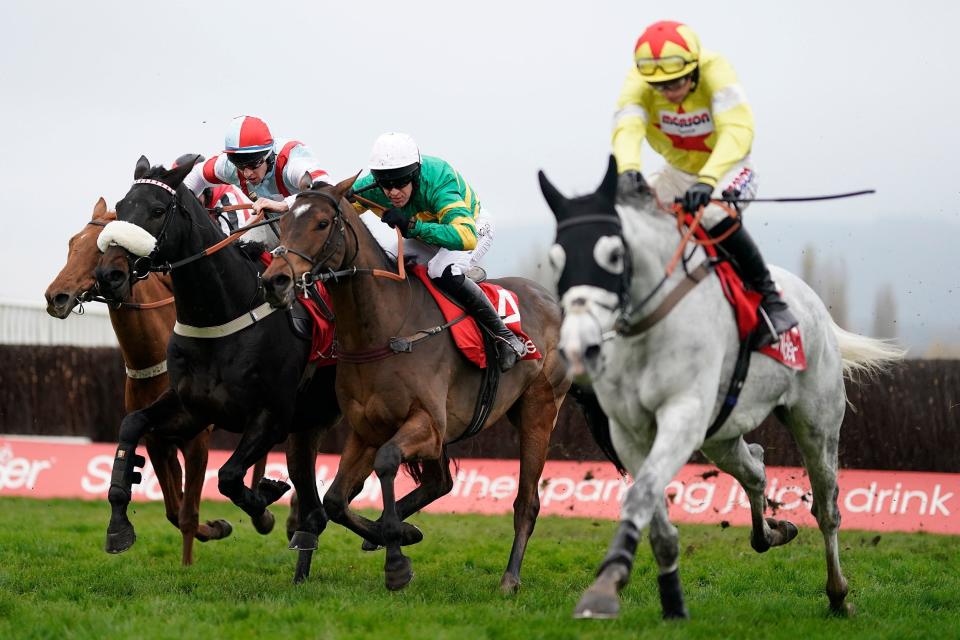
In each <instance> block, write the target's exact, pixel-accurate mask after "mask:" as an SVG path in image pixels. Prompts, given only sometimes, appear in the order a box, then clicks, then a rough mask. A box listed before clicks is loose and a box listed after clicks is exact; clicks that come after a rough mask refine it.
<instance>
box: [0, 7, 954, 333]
mask: <svg viewBox="0 0 960 640" xmlns="http://www.w3.org/2000/svg"><path fill="white" fill-rule="evenodd" d="M671 4H673V6H671ZM77 6H78V5H76V3H68V2H64V1H61V0H51V1H47V2H33V1H28V0H12V1H8V2H5V3H4V17H5V24H6V25H7V28H6V29H5V34H4V38H2V39H0V78H2V79H3V90H2V94H0V116H2V122H3V123H4V124H5V130H4V132H3V137H2V142H0V148H2V153H0V186H2V188H3V193H5V194H6V196H7V198H8V210H7V214H6V217H7V223H6V225H5V226H6V229H5V230H6V237H7V239H8V240H7V252H8V255H7V257H8V260H11V262H9V263H8V264H10V265H13V266H12V267H8V270H7V274H8V277H7V278H3V279H2V280H3V281H2V284H0V299H4V300H11V299H12V300H21V301H36V302H39V301H42V295H43V291H44V289H45V288H46V286H47V284H48V283H49V282H50V281H51V280H52V279H53V277H54V276H55V275H56V273H57V272H58V271H59V269H60V268H61V266H62V265H63V262H64V259H65V256H66V246H67V245H66V243H67V239H68V238H69V237H70V235H72V234H73V233H75V232H76V231H77V230H79V228H80V227H81V226H82V225H83V223H84V222H85V221H86V220H87V219H89V216H90V213H91V211H92V210H93V206H94V204H95V203H96V201H97V199H98V198H99V197H100V196H103V197H105V198H106V199H107V202H108V203H109V204H111V205H112V204H113V203H115V202H116V201H117V200H119V199H120V198H121V197H122V196H123V195H124V193H125V192H126V190H127V189H128V187H129V186H130V182H131V180H132V176H133V169H134V165H135V164H136V161H137V159H138V158H139V157H140V155H141V154H143V155H146V156H147V157H148V158H149V159H150V160H151V162H153V163H164V164H167V165H169V163H170V162H172V160H173V159H174V158H176V157H177V156H178V155H180V154H182V153H186V152H196V153H202V154H204V155H206V156H208V157H209V156H210V155H212V154H214V153H216V152H218V151H220V150H221V149H222V145H223V135H224V133H225V130H226V127H227V123H228V122H229V121H230V119H231V118H232V117H234V116H236V115H240V114H253V115H257V116H259V117H261V118H263V119H264V120H266V121H267V123H268V124H269V126H270V127H271V129H272V131H273V133H274V135H275V136H280V137H289V138H295V139H298V140H301V141H303V142H305V143H306V144H308V145H309V146H310V147H311V148H312V149H313V151H314V153H315V154H316V155H317V157H318V158H319V159H320V160H321V162H322V163H323V164H325V165H326V168H327V169H328V171H329V172H330V173H331V174H332V175H334V176H335V177H346V176H347V175H350V174H353V173H355V172H357V171H359V170H360V169H362V168H363V167H364V166H365V164H366V161H367V158H368V154H369V149H370V146H371V145H372V143H373V141H374V139H375V138H376V137H377V136H378V135H379V134H380V133H382V132H384V131H404V132H407V133H409V134H411V135H413V136H414V137H415V138H416V139H417V141H418V143H419V144H420V147H421V150H422V152H423V153H425V154H427V155H437V156H440V157H442V158H444V159H446V160H448V161H449V162H451V163H452V164H453V165H454V166H455V167H456V168H457V169H458V170H459V171H460V172H461V173H462V174H463V175H464V176H465V177H466V179H467V180H468V181H469V182H470V183H471V184H472V185H473V187H474V188H475V189H476V190H477V192H478V193H479V194H480V197H481V199H482V201H483V202H484V205H485V207H486V208H487V209H489V211H490V212H491V213H492V214H493V215H494V220H495V224H496V229H497V231H496V234H495V236H494V237H495V239H494V247H493V250H492V251H491V253H490V254H489V256H488V260H487V267H488V270H489V271H491V272H492V273H493V274H495V275H506V274H507V273H510V272H512V271H518V270H523V269H525V268H527V267H528V266H529V265H530V264H531V263H533V262H536V261H538V260H539V257H540V256H542V254H543V253H544V252H545V250H546V248H547V247H548V246H549V244H550V242H551V241H552V238H553V234H554V226H553V218H552V216H551V215H550V212H549V210H548V209H547V207H546V204H545V203H544V201H543V199H542V197H541V195H540V192H539V188H538V186H537V180H536V172H537V170H538V169H541V168H542V169H544V170H545V171H546V172H547V174H548V175H549V176H550V178H551V180H552V181H553V182H554V183H555V184H556V185H557V186H558V187H559V188H560V189H561V190H562V191H564V192H565V193H567V194H568V195H572V194H577V193H585V192H588V191H592V190H593V189H594V188H595V187H596V185H597V183H598V182H599V180H600V178H601V176H602V174H603V171H604V169H605V166H606V158H607V155H608V154H609V152H610V130H611V122H612V113H613V110H614V106H615V102H616V99H617V96H618V94H619V91H620V86H621V83H622V81H623V78H624V76H625V74H626V72H627V70H628V69H629V67H630V65H631V64H632V50H633V46H634V43H635V41H636V39H637V37H638V36H639V34H640V33H641V32H642V31H643V29H644V28H645V27H646V26H647V25H648V24H649V23H651V22H654V21H657V20H662V19H673V20H678V21H681V22H686V23H687V24H689V25H690V26H691V27H692V28H693V29H694V30H695V31H696V32H697V33H698V34H699V36H700V39H701V42H702V43H703V46H704V47H705V48H707V49H711V50H715V51H719V52H721V53H722V54H723V55H725V56H726V57H727V58H728V59H729V60H730V62H731V63H732V64H733V66H734V68H735V69H736V71H737V73H738V75H739V78H740V81H741V84H742V85H743V87H744V89H745V91H746V94H747V96H748V98H749V100H750V103H751V106H752V107H753V111H754V116H755V119H756V137H755V142H754V146H753V154H752V157H753V160H754V163H755V165H756V169H757V173H758V175H759V179H760V190H761V193H760V195H761V196H802V195H815V194H826V193H833V192H842V191H851V190H857V189H864V188H874V189H877V192H878V193H877V194H876V195H874V196H867V197H862V198H857V199H850V200H839V201H832V202H823V203H818V204H791V205H761V204H756V205H754V206H753V207H751V208H750V209H748V212H747V219H746V224H747V228H748V229H750V230H751V231H752V232H753V233H754V235H756V237H757V239H758V241H759V243H760V245H761V248H762V249H763V250H764V252H765V254H766V256H767V258H768V260H770V261H771V262H776V263H778V264H781V265H782V266H784V267H786V268H788V269H791V270H794V271H797V270H799V268H800V260H801V256H800V252H801V251H802V250H803V248H804V247H806V246H810V245H813V246H816V247H817V250H818V252H821V253H823V255H824V257H825V259H826V258H830V257H831V256H832V257H833V258H836V259H839V260H842V262H843V264H845V265H846V270H847V275H848V278H849V281H850V290H851V306H852V307H853V310H852V312H851V316H852V317H853V318H854V319H855V322H854V327H853V328H854V329H855V330H860V331H869V329H870V325H869V319H870V316H871V314H872V306H871V305H872V303H873V300H874V297H875V295H876V290H877V289H878V287H879V286H881V285H882V284H884V283H888V282H889V283H892V285H893V287H894V290H895V294H896V295H897V299H898V303H899V306H900V308H901V309H902V313H903V315H904V322H905V323H906V322H907V320H910V321H915V322H919V323H921V324H923V325H925V326H936V327H937V328H936V331H939V332H946V333H948V334H951V332H954V331H955V332H956V337H957V340H958V341H960V290H958V289H960V287H958V286H957V284H958V280H960V276H958V274H960V268H958V267H960V255H958V252H957V251H956V250H955V249H954V245H955V243H956V238H958V237H960V178H958V177H957V174H956V170H955V162H954V161H953V159H952V156H951V150H954V149H956V148H957V147H958V142H960V127H958V125H957V124H956V122H955V117H954V114H953V109H956V108H957V107H958V106H960V99H958V98H960V88H958V84H957V83H956V82H955V81H953V80H952V78H953V76H954V75H955V74H954V73H953V72H952V71H951V70H950V66H949V65H950V64H951V63H953V62H955V61H956V60H957V56H956V50H955V49H956V47H955V45H954V42H955V33H954V31H953V25H956V24H958V23H960V3H956V2H948V1H942V2H937V1H932V0H928V1H918V2H912V3H901V2H889V1H879V2H863V1H857V2H836V1H832V2H827V1H822V0H808V1H806V2H802V3H789V4H788V3H780V2H761V1H760V0H757V1H731V2H723V3H719V2H703V1H697V0H688V1H687V2H684V3H682V4H678V3H663V4H662V5H658V4H654V3H650V2H593V3H588V4H585V3H582V2H568V1H566V0H561V1H553V2H503V1H500V0H488V1H484V2H449V1H447V2H442V1H436V2H434V1H430V2H388V1H382V0H367V1H365V2H362V3H335V4H332V3H305V2H297V3H294V2H285V1H274V2H270V3H266V2H260V3H256V2H249V1H247V0H234V1H232V2H185V1H179V0H170V1H166V2H163V3H157V2H152V3H144V2H132V1H127V2H97V1H90V2H86V3H83V10H82V11H78V10H77ZM643 162H644V171H645V172H650V171H652V170H654V169H656V168H657V167H659V166H660V165H661V162H660V161H659V159H658V158H657V157H656V155H655V154H654V153H653V152H652V151H651V150H650V149H649V148H647V149H645V151H644V155H643ZM11 269H12V271H11ZM11 273H15V274H16V275H15V277H10V274H11ZM951 335H952V334H951Z"/></svg>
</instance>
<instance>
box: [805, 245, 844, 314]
mask: <svg viewBox="0 0 960 640" xmlns="http://www.w3.org/2000/svg"><path fill="white" fill-rule="evenodd" d="M801 272H802V276H803V279H804V281H805V282H806V283H807V284H808V285H810V288H812V289H813V290H814V291H816V292H817V295H818V296H820V299H821V300H823V303H824V304H825V305H827V310H828V311H829V312H830V316H831V317H832V318H833V321H834V322H836V323H837V324H838V325H840V326H841V327H843V328H845V329H849V328H850V324H849V306H848V304H847V263H846V261H844V259H843V258H834V257H831V258H830V259H829V260H828V261H827V262H826V264H823V265H821V264H819V263H818V260H817V251H816V248H815V247H814V246H813V245H811V244H808V245H807V246H806V247H804V249H803V256H802V260H801Z"/></svg>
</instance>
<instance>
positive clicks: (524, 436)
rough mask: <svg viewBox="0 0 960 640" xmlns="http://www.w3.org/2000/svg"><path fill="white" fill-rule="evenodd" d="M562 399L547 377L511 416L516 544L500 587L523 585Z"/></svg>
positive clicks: (509, 589)
mask: <svg viewBox="0 0 960 640" xmlns="http://www.w3.org/2000/svg"><path fill="white" fill-rule="evenodd" d="M562 400H563V395H561V396H560V398H559V400H558V399H557V398H556V397H555V393H554V389H553V387H552V386H551V385H550V383H549V382H548V381H547V379H546V377H545V376H541V377H540V378H539V379H538V380H537V381H535V382H534V383H533V384H531V385H530V387H529V388H528V389H527V390H526V391H524V393H523V396H521V398H520V401H519V403H518V406H516V407H514V408H512V409H511V411H510V414H509V417H510V420H511V422H513V423H514V424H515V425H516V427H517V429H518V430H519V431H520V479H519V483H518V485H517V497H516V498H515V499H514V501H513V546H512V547H511V549H510V559H509V560H508V561H507V568H506V570H505V571H504V572H503V577H502V578H501V579H500V590H501V591H503V592H504V593H515V592H516V591H517V590H518V589H519V588H520V566H521V565H522V564H523V556H524V553H525V552H526V550H527V542H529V540H530V536H531V535H533V529H534V527H535V526H536V524H537V516H538V515H539V514H540V496H539V495H538V494H537V487H538V485H539V484H540V475H541V474H542V473H543V465H544V463H545V462H546V459H547V448H548V447H549V446H550V433H551V432H552V431H553V427H554V425H555V424H556V422H557V416H558V415H559V413H560V411H559V404H560V402H562Z"/></svg>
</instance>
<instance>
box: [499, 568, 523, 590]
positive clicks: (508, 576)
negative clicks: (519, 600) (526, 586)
mask: <svg viewBox="0 0 960 640" xmlns="http://www.w3.org/2000/svg"><path fill="white" fill-rule="evenodd" d="M518 591H520V578H518V577H517V576H515V575H513V574H512V573H504V574H503V577H502V578H501V579H500V592H501V593H503V595H505V596H512V595H513V594H515V593H516V592H518Z"/></svg>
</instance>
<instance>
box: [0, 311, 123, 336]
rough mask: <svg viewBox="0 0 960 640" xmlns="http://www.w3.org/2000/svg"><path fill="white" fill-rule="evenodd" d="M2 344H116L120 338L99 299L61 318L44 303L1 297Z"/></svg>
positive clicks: (0, 323) (0, 326)
mask: <svg viewBox="0 0 960 640" xmlns="http://www.w3.org/2000/svg"><path fill="white" fill-rule="evenodd" d="M0 344H33V345H44V346H47V345H70V346H76V347H116V346H117V338H116V336H115V335H114V333H113V326H112V325H111V324H110V316H109V315H108V313H107V309H106V308H105V307H104V306H103V304H101V303H98V302H91V303H88V304H85V305H84V306H83V314H82V315H80V314H77V313H71V314H70V317H68V318H66V319H64V320H59V319H57V318H54V317H52V316H50V315H49V314H47V308H46V305H44V304H43V303H40V302H20V301H12V300H0Z"/></svg>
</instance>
